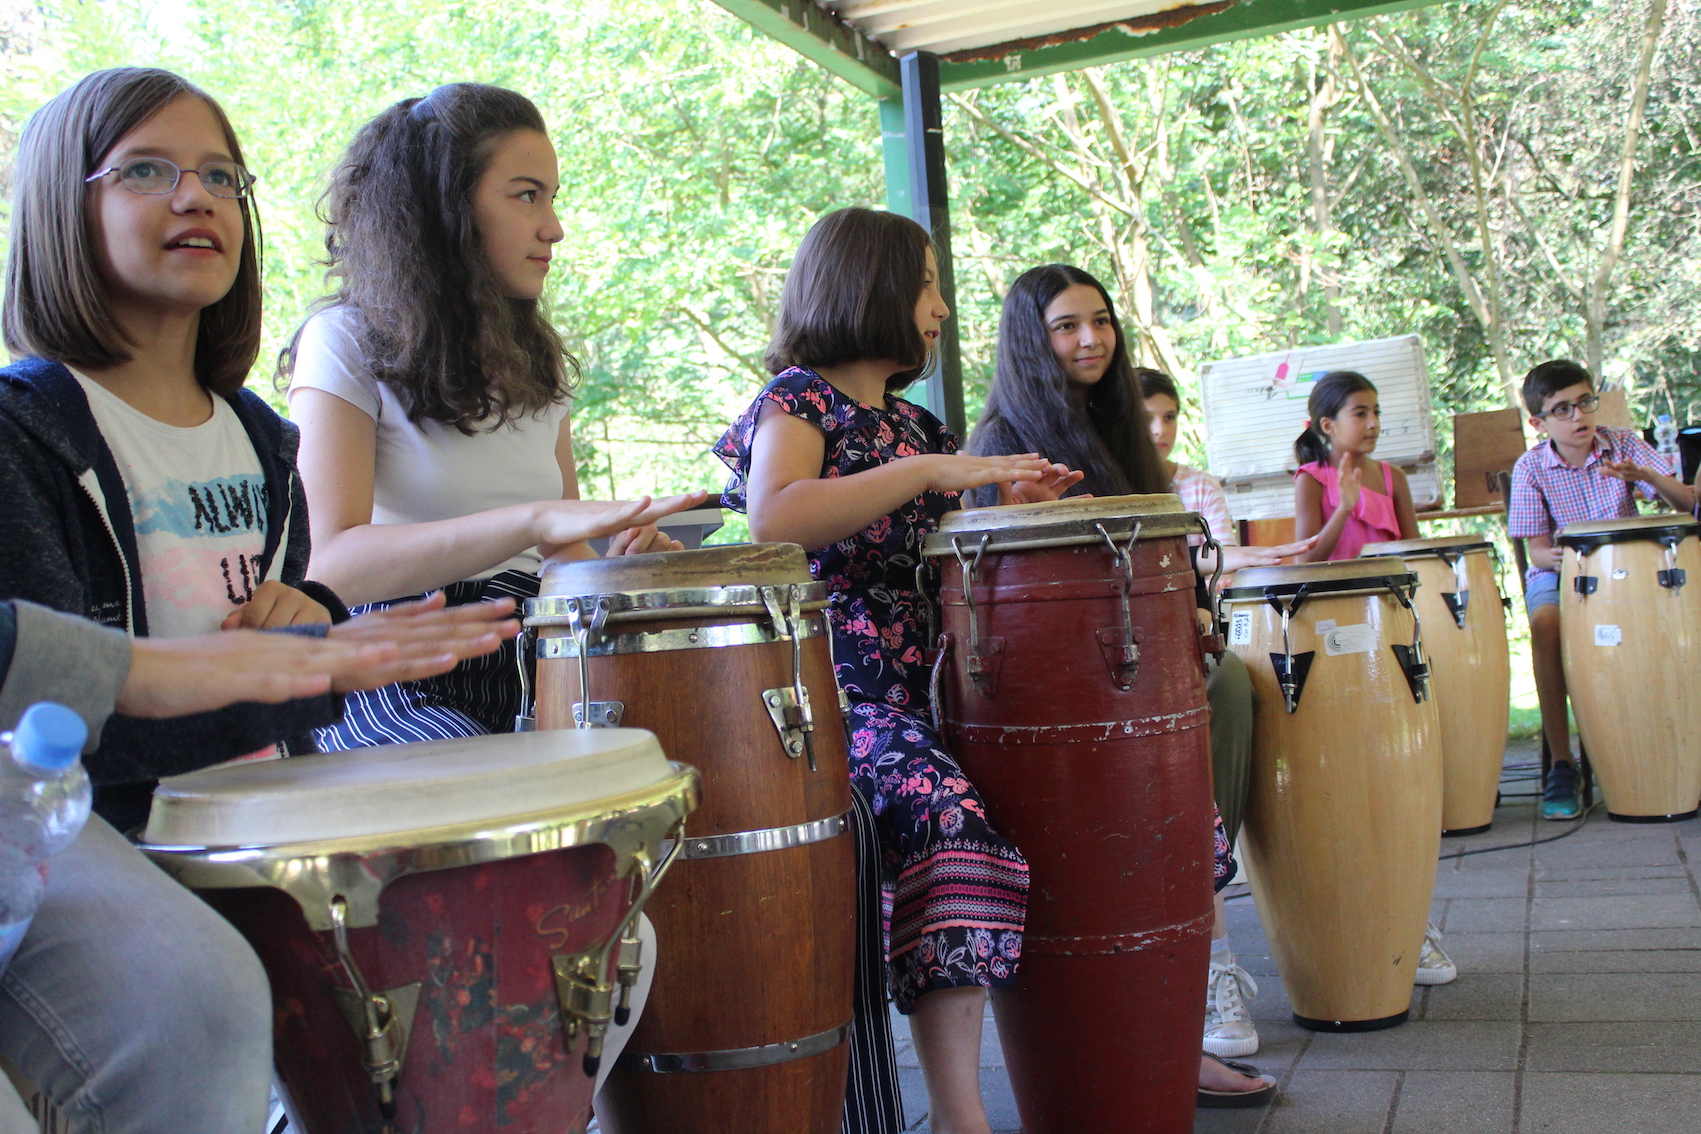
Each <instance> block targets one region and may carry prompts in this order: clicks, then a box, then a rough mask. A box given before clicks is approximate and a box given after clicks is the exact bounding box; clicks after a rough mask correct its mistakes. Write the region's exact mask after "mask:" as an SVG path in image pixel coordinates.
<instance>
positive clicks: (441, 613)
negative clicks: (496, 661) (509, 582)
mask: <svg viewBox="0 0 1701 1134" xmlns="http://www.w3.org/2000/svg"><path fill="white" fill-rule="evenodd" d="M513 613H514V600H513V599H511V598H502V599H496V600H494V601H491V602H474V603H466V604H464V605H461V606H454V607H448V608H445V606H444V598H443V592H442V591H437V592H435V593H433V594H429V595H427V596H425V597H424V598H422V599H420V600H419V601H417V602H408V603H400V604H398V605H396V606H392V607H390V608H389V609H388V610H374V611H371V612H370V613H367V614H362V615H360V616H358V617H356V618H351V619H349V620H348V621H347V622H344V623H342V624H341V625H338V626H333V627H331V629H330V632H329V633H328V634H326V638H328V639H329V640H330V641H333V642H339V643H343V644H348V645H379V646H383V647H385V650H384V653H383V655H382V657H381V658H379V659H377V660H375V661H373V662H369V663H368V664H365V665H360V666H349V667H345V668H343V669H342V670H341V671H338V672H334V673H333V674H332V683H331V688H332V690H333V691H334V692H337V693H349V692H352V691H353V690H356V689H377V688H379V687H380V686H384V685H391V684H394V683H395V682H397V681H417V680H419V679H420V678H424V677H432V676H435V675H436V674H439V673H447V672H448V671H449V670H451V669H453V668H454V667H455V666H456V665H457V664H458V663H459V662H460V661H462V660H463V659H466V658H476V657H482V656H484V655H485V654H489V653H494V652H495V651H496V649H497V648H498V647H499V646H501V645H502V643H503V642H504V641H506V640H507V639H509V638H512V637H513V636H514V635H515V634H518V633H519V632H520V624H519V622H517V621H516V620H515V619H514V618H512V617H511V616H512V615H513Z"/></svg>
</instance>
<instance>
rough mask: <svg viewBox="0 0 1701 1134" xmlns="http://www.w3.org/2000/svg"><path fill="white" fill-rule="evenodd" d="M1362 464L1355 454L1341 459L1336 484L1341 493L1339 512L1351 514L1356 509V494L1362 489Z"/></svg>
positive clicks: (1344, 455)
mask: <svg viewBox="0 0 1701 1134" xmlns="http://www.w3.org/2000/svg"><path fill="white" fill-rule="evenodd" d="M1363 469H1364V466H1363V464H1362V463H1361V462H1360V461H1359V457H1358V454H1357V453H1351V452H1349V453H1345V454H1343V455H1342V457H1341V475H1340V478H1339V480H1338V481H1337V484H1338V485H1339V488H1340V493H1341V510H1342V511H1345V512H1351V511H1352V510H1353V509H1354V508H1356V507H1358V494H1359V492H1360V491H1361V490H1362V489H1363V488H1364V481H1363Z"/></svg>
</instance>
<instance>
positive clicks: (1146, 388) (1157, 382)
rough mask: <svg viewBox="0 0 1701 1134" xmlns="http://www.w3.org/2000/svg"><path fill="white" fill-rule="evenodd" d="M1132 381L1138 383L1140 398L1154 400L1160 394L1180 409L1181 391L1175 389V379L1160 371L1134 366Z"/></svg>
mask: <svg viewBox="0 0 1701 1134" xmlns="http://www.w3.org/2000/svg"><path fill="white" fill-rule="evenodd" d="M1134 380H1135V381H1136V382H1139V383H1140V396H1141V397H1142V398H1155V397H1157V396H1158V395H1159V394H1162V395H1163V396H1164V397H1166V398H1168V399H1169V400H1170V401H1172V402H1174V403H1175V404H1176V406H1177V407H1180V405H1181V391H1180V390H1178V389H1177V388H1176V385H1175V379H1174V378H1171V377H1170V376H1169V375H1168V374H1165V373H1164V372H1163V371H1162V370H1153V369H1152V368H1151V367H1150V366H1136V367H1135V368H1134Z"/></svg>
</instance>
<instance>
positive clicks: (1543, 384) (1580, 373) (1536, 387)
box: [1523, 358, 1595, 416]
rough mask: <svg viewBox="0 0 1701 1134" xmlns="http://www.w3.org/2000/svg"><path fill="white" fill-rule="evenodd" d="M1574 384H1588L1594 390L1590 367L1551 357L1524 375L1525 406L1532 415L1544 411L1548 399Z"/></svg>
mask: <svg viewBox="0 0 1701 1134" xmlns="http://www.w3.org/2000/svg"><path fill="white" fill-rule="evenodd" d="M1572 386H1587V387H1589V389H1591V390H1593V389H1594V388H1595V379H1594V376H1593V375H1591V374H1590V373H1589V371H1588V369H1587V368H1586V367H1584V366H1582V365H1581V364H1579V363H1576V362H1572V361H1571V360H1570V359H1568V358H1554V359H1549V360H1548V361H1547V362H1543V363H1541V364H1539V365H1537V366H1535V367H1533V368H1531V370H1530V372H1529V373H1528V374H1526V375H1524V390H1523V394H1524V408H1525V409H1527V410H1529V411H1530V414H1531V416H1534V415H1535V414H1538V413H1540V412H1542V406H1543V405H1544V404H1545V403H1546V402H1547V400H1548V399H1549V398H1551V397H1553V396H1554V395H1555V394H1557V393H1559V391H1561V390H1568V389H1570V388H1571V387H1572Z"/></svg>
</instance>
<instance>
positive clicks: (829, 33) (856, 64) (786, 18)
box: [715, 0, 903, 98]
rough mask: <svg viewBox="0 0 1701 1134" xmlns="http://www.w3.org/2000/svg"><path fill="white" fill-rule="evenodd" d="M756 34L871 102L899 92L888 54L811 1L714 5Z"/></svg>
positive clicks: (726, 0) (723, 0)
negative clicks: (869, 97) (817, 66)
mask: <svg viewBox="0 0 1701 1134" xmlns="http://www.w3.org/2000/svg"><path fill="white" fill-rule="evenodd" d="M715 3H717V4H719V5H720V6H721V7H722V8H725V9H726V10H727V11H729V12H731V13H732V14H733V15H735V16H737V17H738V18H739V19H741V20H743V21H744V22H745V23H747V24H749V25H750V26H752V27H754V28H755V29H756V30H757V31H759V32H761V33H762V34H764V35H766V36H769V37H771V38H773V39H777V40H779V41H780V42H781V43H783V44H785V45H786V46H788V47H790V48H792V49H793V50H794V51H796V52H797V53H798V54H800V55H802V56H803V57H804V58H806V59H810V60H812V61H814V62H816V63H818V64H820V65H821V66H822V67H824V68H825V69H826V70H828V71H831V72H832V73H833V74H835V75H837V76H839V78H841V79H843V80H845V81H846V82H848V83H849V84H850V85H851V86H853V87H856V88H857V89H858V90H861V91H863V92H864V93H866V94H871V95H873V96H874V97H875V98H898V97H899V96H900V95H901V93H902V90H903V83H902V80H901V79H900V78H899V76H898V61H897V60H896V59H894V58H893V57H892V53H891V52H889V51H887V50H886V49H885V48H884V47H881V46H880V45H879V44H878V43H875V42H874V41H873V40H871V39H869V38H867V37H866V36H864V35H863V34H862V33H861V32H859V31H857V30H856V29H855V28H853V27H851V26H850V25H849V24H847V23H845V22H844V21H843V20H841V19H839V17H838V16H836V15H834V14H833V13H832V12H830V11H828V10H827V9H825V8H821V7H819V6H817V5H816V4H814V3H813V2H812V0H715Z"/></svg>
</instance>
